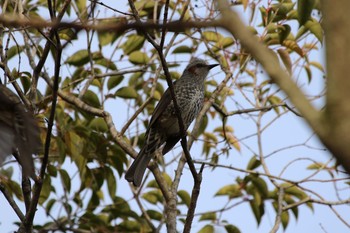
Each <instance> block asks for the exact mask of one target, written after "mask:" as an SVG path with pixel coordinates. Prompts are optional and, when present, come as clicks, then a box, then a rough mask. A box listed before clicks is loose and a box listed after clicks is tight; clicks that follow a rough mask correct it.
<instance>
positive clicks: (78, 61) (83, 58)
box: [66, 49, 90, 66]
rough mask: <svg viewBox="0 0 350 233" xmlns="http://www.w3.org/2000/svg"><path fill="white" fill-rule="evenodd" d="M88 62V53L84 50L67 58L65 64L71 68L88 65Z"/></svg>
mask: <svg viewBox="0 0 350 233" xmlns="http://www.w3.org/2000/svg"><path fill="white" fill-rule="evenodd" d="M89 60H90V58H89V52H88V51H87V50H86V49H82V50H79V51H77V52H75V53H74V54H73V55H71V56H70V57H68V59H67V60H66V63H67V64H69V65H73V66H83V65H85V64H86V63H88V61H89Z"/></svg>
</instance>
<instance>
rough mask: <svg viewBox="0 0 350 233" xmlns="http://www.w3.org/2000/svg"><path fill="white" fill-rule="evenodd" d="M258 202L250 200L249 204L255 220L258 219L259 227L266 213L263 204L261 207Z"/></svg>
mask: <svg viewBox="0 0 350 233" xmlns="http://www.w3.org/2000/svg"><path fill="white" fill-rule="evenodd" d="M257 201H258V200H256V199H253V200H250V201H249V204H250V208H251V209H252V211H253V213H254V216H255V219H256V221H257V223H258V225H260V222H261V218H262V216H263V215H264V213H265V211H264V206H263V204H262V205H259V204H258V203H257Z"/></svg>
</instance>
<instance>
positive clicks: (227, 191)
mask: <svg viewBox="0 0 350 233" xmlns="http://www.w3.org/2000/svg"><path fill="white" fill-rule="evenodd" d="M242 195H243V194H242V192H241V188H240V186H239V185H238V184H230V185H226V186H224V187H222V188H220V189H219V191H217V192H216V193H215V196H228V197H229V198H230V199H231V198H235V197H241V196H242Z"/></svg>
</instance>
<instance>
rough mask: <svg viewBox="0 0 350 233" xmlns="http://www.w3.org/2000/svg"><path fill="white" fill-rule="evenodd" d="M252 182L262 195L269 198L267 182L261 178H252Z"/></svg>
mask: <svg viewBox="0 0 350 233" xmlns="http://www.w3.org/2000/svg"><path fill="white" fill-rule="evenodd" d="M252 182H253V184H254V186H255V187H256V189H257V190H258V191H259V192H260V193H261V195H262V196H263V197H267V195H268V192H269V191H268V188H267V184H266V182H265V180H263V179H262V178H260V177H252Z"/></svg>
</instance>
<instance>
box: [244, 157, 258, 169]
mask: <svg viewBox="0 0 350 233" xmlns="http://www.w3.org/2000/svg"><path fill="white" fill-rule="evenodd" d="M260 165H261V162H260V160H258V159H257V158H256V156H255V155H253V157H252V158H251V159H250V160H249V162H248V165H247V170H254V169H255V168H257V167H259V166H260Z"/></svg>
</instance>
